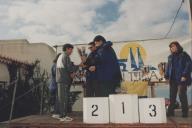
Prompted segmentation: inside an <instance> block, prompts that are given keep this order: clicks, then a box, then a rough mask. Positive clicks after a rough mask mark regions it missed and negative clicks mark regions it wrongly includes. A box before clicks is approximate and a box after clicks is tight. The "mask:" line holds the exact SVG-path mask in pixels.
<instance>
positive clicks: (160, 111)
mask: <svg viewBox="0 0 192 128" xmlns="http://www.w3.org/2000/svg"><path fill="white" fill-rule="evenodd" d="M139 113H140V123H166V122H167V118H166V109H165V99H164V98H143V99H139Z"/></svg>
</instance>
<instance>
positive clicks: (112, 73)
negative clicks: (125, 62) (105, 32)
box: [90, 35, 122, 97]
mask: <svg viewBox="0 0 192 128" xmlns="http://www.w3.org/2000/svg"><path fill="white" fill-rule="evenodd" d="M93 42H94V43H95V46H96V48H97V50H96V55H95V61H96V62H95V63H96V64H95V66H91V67H90V70H92V71H95V73H96V79H97V82H98V90H99V94H98V96H100V97H104V96H109V94H114V93H115V89H116V88H117V87H120V82H121V80H122V76H121V71H120V66H119V63H118V59H117V56H116V53H115V51H114V49H113V48H112V42H110V41H106V40H105V38H104V37H103V36H101V35H98V36H96V37H95V38H94V40H93Z"/></svg>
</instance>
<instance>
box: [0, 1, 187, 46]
mask: <svg viewBox="0 0 192 128" xmlns="http://www.w3.org/2000/svg"><path fill="white" fill-rule="evenodd" d="M180 3H181V0H0V19H1V20H0V40H3V39H20V38H25V39H28V40H29V41H30V42H46V43H48V44H49V45H55V44H62V43H65V42H69V43H87V42H89V41H91V40H92V39H93V38H94V36H95V35H97V34H101V35H104V36H105V37H106V38H107V39H108V40H112V41H126V40H136V39H149V38H162V37H164V36H165V34H166V33H167V32H168V30H169V28H170V26H171V24H172V21H173V18H174V16H175V14H176V12H177V10H178V8H179V6H180ZM186 3H187V1H186V0H185V2H184V3H183V5H182V8H181V10H180V12H179V15H178V17H177V19H176V22H175V24H174V26H173V29H172V31H171V33H170V34H169V37H178V36H184V35H189V29H188V28H189V22H188V20H189V16H188V9H187V4H186Z"/></svg>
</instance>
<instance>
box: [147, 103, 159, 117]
mask: <svg viewBox="0 0 192 128" xmlns="http://www.w3.org/2000/svg"><path fill="white" fill-rule="evenodd" d="M149 109H150V110H151V111H152V112H150V113H149V115H150V116H151V117H155V116H156V115H157V111H156V106H155V105H154V104H153V105H149Z"/></svg>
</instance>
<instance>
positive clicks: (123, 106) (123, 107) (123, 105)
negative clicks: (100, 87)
mask: <svg viewBox="0 0 192 128" xmlns="http://www.w3.org/2000/svg"><path fill="white" fill-rule="evenodd" d="M122 110H123V114H125V104H124V102H122Z"/></svg>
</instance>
